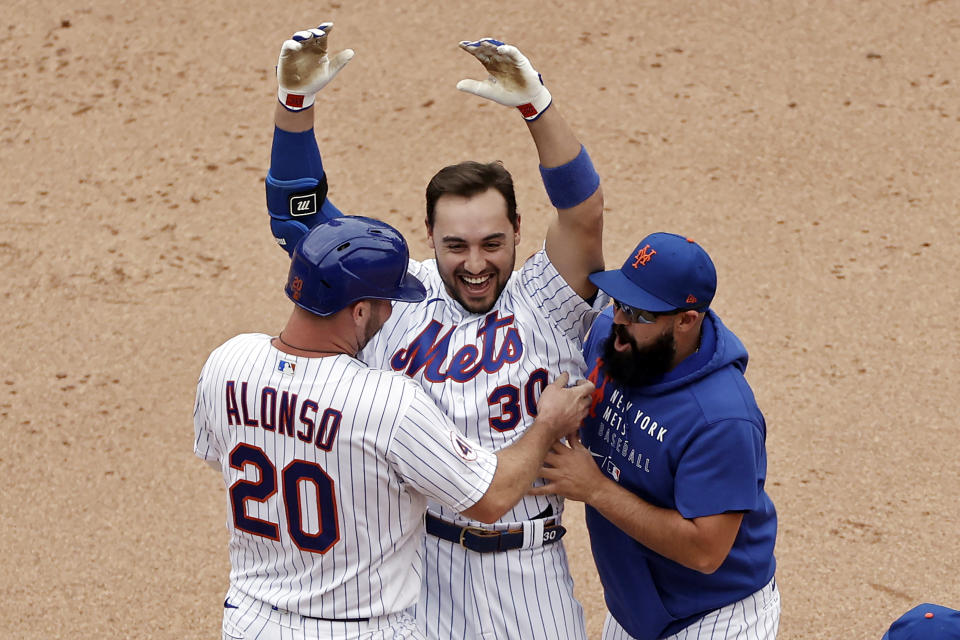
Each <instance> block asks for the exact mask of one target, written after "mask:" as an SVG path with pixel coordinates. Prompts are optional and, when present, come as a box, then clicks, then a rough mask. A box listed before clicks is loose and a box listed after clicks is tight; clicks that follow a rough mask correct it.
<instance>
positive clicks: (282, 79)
mask: <svg viewBox="0 0 960 640" xmlns="http://www.w3.org/2000/svg"><path fill="white" fill-rule="evenodd" d="M332 29H333V23H332V22H324V23H323V24H321V25H320V26H319V27H317V28H316V29H307V30H306V31H297V32H296V33H295V34H293V36H292V37H291V39H290V40H287V41H286V42H284V43H283V48H281V49H280V59H279V60H278V61H277V87H278V88H277V98H279V100H280V104H282V105H283V106H284V107H286V108H287V109H288V110H290V111H302V110H304V109H306V108H308V107H311V106H313V103H314V100H315V99H316V97H317V92H318V91H320V89H323V88H324V87H325V86H326V85H327V83H328V82H330V81H331V80H333V77H334V76H335V75H337V74H338V73H339V72H340V69H343V67H344V66H345V65H346V64H347V63H348V62H350V59H351V58H353V49H344V50H343V51H341V52H339V53H337V54H336V55H334V56H333V57H332V58H328V57H327V35H328V34H329V33H330V31H331V30H332Z"/></svg>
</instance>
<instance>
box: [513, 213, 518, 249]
mask: <svg viewBox="0 0 960 640" xmlns="http://www.w3.org/2000/svg"><path fill="white" fill-rule="evenodd" d="M513 246H515V247H519V246H520V214H519V213H518V214H517V221H516V222H515V223H514V224H513Z"/></svg>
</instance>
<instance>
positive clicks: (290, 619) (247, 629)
mask: <svg viewBox="0 0 960 640" xmlns="http://www.w3.org/2000/svg"><path fill="white" fill-rule="evenodd" d="M227 601H228V602H229V603H230V605H229V606H224V609H223V628H222V636H221V637H222V639H223V640H424V638H423V635H422V634H421V633H420V632H419V631H418V630H417V624H416V620H415V619H414V618H413V616H412V615H411V614H410V613H407V612H405V611H404V612H400V613H394V614H390V615H385V616H381V617H379V618H370V619H369V620H367V621H365V622H359V621H358V622H336V621H333V620H321V619H319V618H308V617H306V616H300V615H297V614H296V613H291V612H289V611H278V610H276V609H274V608H273V607H271V606H270V605H268V604H267V603H265V602H261V601H259V600H257V599H255V598H250V597H248V596H244V595H242V594H240V593H238V592H237V591H236V590H234V589H231V590H230V591H229V592H228V593H227ZM225 604H226V603H225Z"/></svg>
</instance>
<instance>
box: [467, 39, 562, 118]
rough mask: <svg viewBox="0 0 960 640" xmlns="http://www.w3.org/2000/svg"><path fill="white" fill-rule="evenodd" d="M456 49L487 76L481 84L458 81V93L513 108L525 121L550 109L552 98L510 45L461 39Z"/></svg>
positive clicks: (533, 70)
mask: <svg viewBox="0 0 960 640" xmlns="http://www.w3.org/2000/svg"><path fill="white" fill-rule="evenodd" d="M460 48H461V49H463V50H464V51H466V52H467V53H469V54H471V55H472V56H473V57H475V58H476V59H477V60H479V61H480V64H482V65H483V66H484V68H486V70H487V72H489V73H490V76H489V77H488V78H487V79H486V80H483V81H480V80H461V81H460V82H458V83H457V89H459V90H460V91H466V92H467V93H472V94H474V95H477V96H480V97H481V98H486V99H487V100H493V101H494V102H499V103H500V104H502V105H506V106H508V107H516V108H517V109H519V110H520V113H521V114H523V117H524V118H526V119H527V120H536V119H537V118H539V117H540V114H542V113H543V112H544V111H546V109H547V107H549V106H550V103H551V102H552V101H553V97H552V96H551V95H550V92H549V91H547V88H546V87H545V86H543V78H542V77H541V76H540V74H539V73H537V70H536V69H534V68H533V65H531V64H530V61H529V60H527V57H526V56H525V55H523V54H522V53H520V50H519V49H517V48H516V47H514V46H513V45H509V44H504V43H502V42H500V41H499V40H494V39H493V38H482V39H480V40H476V41H473V42H468V41H466V40H465V41H463V42H461V43H460Z"/></svg>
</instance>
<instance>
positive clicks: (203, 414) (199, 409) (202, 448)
mask: <svg viewBox="0 0 960 640" xmlns="http://www.w3.org/2000/svg"><path fill="white" fill-rule="evenodd" d="M209 366H210V361H209V360H208V361H207V364H205V365H204V367H203V370H202V371H201V372H200V379H199V380H197V396H196V399H195V400H194V403H193V434H194V438H193V453H194V454H196V456H197V457H198V458H201V459H203V460H207V461H210V460H219V459H220V456H219V453H218V452H217V450H216V448H215V446H214V439H213V437H212V434H211V432H210V427H209V424H208V422H207V420H208V417H209V416H210V411H209V407H208V400H207V398H206V394H205V390H204V379H205V377H206V374H207V370H208V368H209Z"/></svg>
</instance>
